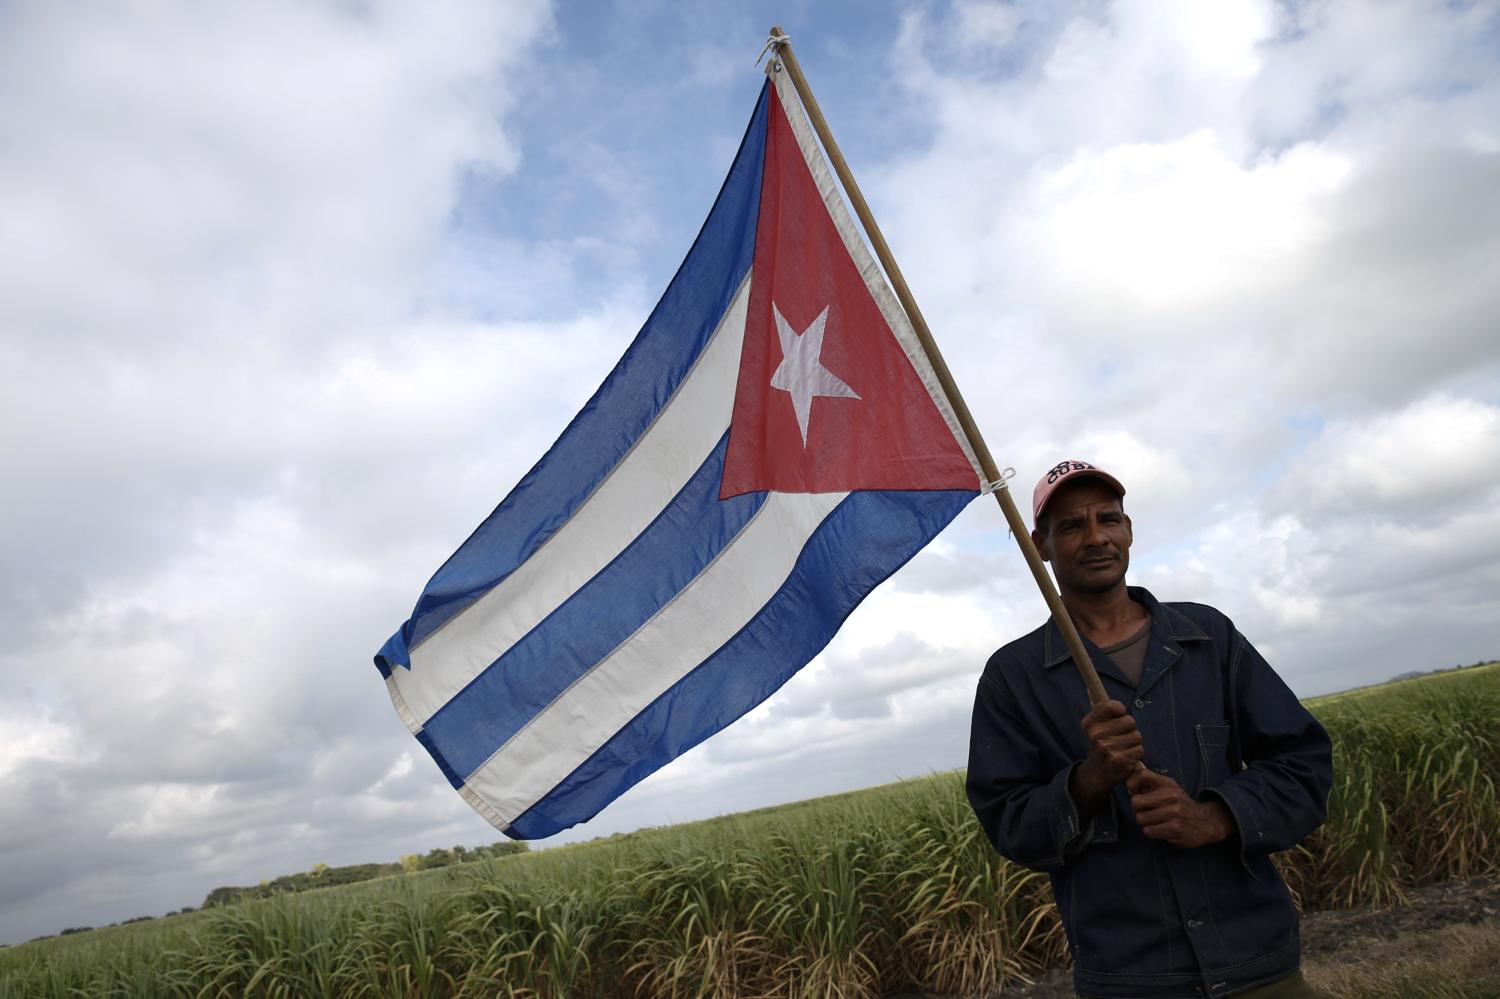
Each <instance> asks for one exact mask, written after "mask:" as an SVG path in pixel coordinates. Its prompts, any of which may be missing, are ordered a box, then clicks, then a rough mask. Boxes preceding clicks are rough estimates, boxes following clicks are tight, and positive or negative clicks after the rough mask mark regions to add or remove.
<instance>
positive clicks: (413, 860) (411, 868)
mask: <svg viewBox="0 0 1500 999" xmlns="http://www.w3.org/2000/svg"><path fill="white" fill-rule="evenodd" d="M422 867H423V864H422V856H421V854H417V853H408V854H407V855H406V856H404V857H402V858H401V869H402V870H403V871H405V872H406V873H407V874H414V873H416V872H417V871H420V870H421V869H422Z"/></svg>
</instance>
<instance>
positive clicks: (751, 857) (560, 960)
mask: <svg viewBox="0 0 1500 999" xmlns="http://www.w3.org/2000/svg"><path fill="white" fill-rule="evenodd" d="M1310 704H1311V706H1312V708H1313V710H1314V711H1315V712H1316V713H1317V714H1318V715H1319V717H1320V718H1321V719H1322V720H1323V721H1324V722H1325V723H1326V724H1327V725H1328V727H1329V730H1330V732H1331V733H1332V734H1333V735H1334V739H1335V744H1336V750H1335V751H1336V754H1337V755H1336V760H1337V764H1336V771H1337V779H1336V785H1335V788H1334V791H1333V794H1332V797H1331V801H1330V819H1329V822H1328V824H1327V825H1325V826H1324V828H1323V829H1321V830H1319V832H1318V833H1316V834H1315V835H1314V836H1313V837H1312V838H1311V839H1309V841H1308V842H1307V843H1306V844H1304V845H1303V846H1301V847H1299V848H1298V849H1296V850H1293V851H1288V852H1287V853H1286V854H1283V855H1282V857H1281V863H1282V867H1283V869H1284V871H1285V872H1286V874H1287V877H1288V881H1289V883H1290V884H1291V885H1292V886H1293V888H1294V890H1295V891H1296V892H1297V893H1298V894H1299V895H1300V897H1301V899H1302V901H1303V902H1304V904H1306V905H1309V906H1344V905H1353V904H1360V903H1367V902H1386V901H1392V900H1399V899H1400V898H1401V897H1402V894H1403V893H1404V891H1406V890H1407V889H1409V888H1410V887H1411V886H1413V885H1416V884H1420V883H1423V882H1427V881H1435V880H1442V879H1447V878H1453V877H1469V876H1475V875H1484V874H1493V873H1495V870H1496V860H1495V859H1494V858H1495V857H1496V855H1497V853H1500V850H1497V846H1500V808H1497V802H1496V794H1495V788H1494V782H1493V778H1492V777H1491V775H1492V774H1495V773H1497V772H1500V741H1497V736H1496V733H1495V731H1494V719H1495V718H1497V717H1500V669H1496V668H1493V667H1491V668H1476V669H1469V670H1464V671H1457V672H1454V673H1450V674H1444V675H1439V676H1428V677H1421V678H1417V679H1413V680H1410V681H1404V682H1402V683H1397V684H1392V685H1388V686H1385V687H1380V688H1370V689H1367V690H1364V691H1359V692H1355V693H1353V694H1344V695H1335V696H1333V697H1329V698H1320V699H1317V700H1315V701H1313V702H1310ZM1064 956H1065V944H1064V941H1063V938H1062V934H1061V929H1060V926H1059V924H1058V920H1057V916H1056V913H1055V910H1054V908H1053V906H1052V902H1051V898H1050V894H1049V892H1048V889H1047V882H1046V879H1045V877H1043V876H1041V875H1037V874H1034V873H1031V872H1028V871H1025V870H1022V869H1020V868H1017V867H1015V866H1014V865H1011V864H1009V863H1007V862H1005V861H1003V860H1001V859H1000V858H999V857H997V856H996V855H995V853H994V851H993V850H992V849H991V848H990V846H989V844H988V843H987V842H986V841H985V840H984V838H983V835H982V834H981V833H980V831H979V827H978V824H977V822H975V820H974V817H973V815H972V813H971V812H970V811H969V806H968V803H967V801H966V800H965V798H964V793H963V784H962V775H961V774H958V773H949V774H938V775H935V776H933V777H930V778H925V779H921V780H914V781H909V782H905V783H900V784H893V785H887V786H884V787H879V788H872V789H869V790H865V791H857V792H851V793H848V794H843V795H838V796H835V797H832V798H825V799H816V800H813V801H807V802H798V803H795V804H792V805H786V806H781V807H777V808H770V809H762V810H759V811H756V812H750V813H745V814H742V815H736V816H729V817H726V818H722V819H715V820H711V821H706V822H697V823H691V824H687V825H682V826H675V827H670V828H662V829H650V830H643V831H641V832H639V833H635V834H632V835H629V836H625V837H615V838H611V839H609V840H602V841H596V842H591V843H583V844H575V845H572V846H568V847H561V848H558V849H553V850H545V851H539V852H537V853H533V854H529V855H523V856H519V857H513V858H506V859H503V860H496V861H488V862H484V863H478V864H465V865H461V866H455V867H448V868H443V869H441V870H436V871H427V872H421V873H417V874H410V875H405V876H402V877H394V878H386V879H382V880H378V881H373V882H367V883H363V884H358V885H349V886H346V887H339V888H328V889H319V890H317V891H312V892H308V893H305V894H299V895H289V896H283V897H280V898H274V899H267V900H263V901H255V902H249V903H245V904H242V905H237V906H231V907H226V908H223V909H215V910H210V911H206V912H199V913H193V914H189V915H184V916H175V917H172V918H170V919H165V920H157V921H155V922H152V923H140V924H132V925H129V926H121V927H116V928H112V929H109V930H101V931H95V932H92V933H82V934H76V935H73V936H69V937H64V938H57V939H52V940H46V941H40V942H37V943H33V944H27V945H23V946H20V947H14V948H10V949H7V950H5V951H0V997H9V996H26V997H34V996H39V997H50V996H70V995H88V996H96V995H101V996H109V995H119V996H194V997H198V996H202V997H214V996H246V995H247V996H288V997H291V996H297V997H301V996H425V997H432V996H450V995H453V996H459V995H462V996H491V995H507V996H538V997H552V996H557V997H562V996H595V995H597V996H653V997H654V996H696V995H714V994H724V995H776V996H789V997H792V996H824V995H845V996H873V995H879V994H882V993H884V992H888V991H893V990H897V989H903V988H904V989H911V990H923V991H928V992H936V993H966V994H967V993H977V992H981V991H985V990H993V989H995V988H997V987H999V986H1001V985H1003V984H1004V983H1006V982H1010V981H1015V980H1017V979H1018V978H1023V977H1025V976H1028V975H1031V974H1033V973H1035V972H1038V971H1040V970H1041V969H1043V968H1046V967H1049V966H1052V965H1055V964H1057V963H1058V962H1059V961H1061V960H1062V959H1063V958H1064ZM1441 985H1442V983H1441V982H1438V983H1436V984H1435V985H1434V988H1437V987H1438V986H1441ZM1350 987H1351V988H1354V987H1355V986H1353V985H1351V986H1350ZM1360 987H1363V986H1360ZM1349 994H1356V993H1354V992H1350V993H1349ZM1431 994H1434V995H1437V994H1448V993H1443V992H1441V991H1440V990H1439V991H1434V992H1432V993H1431ZM1452 994H1455V995H1468V994H1474V993H1468V992H1453V993H1452Z"/></svg>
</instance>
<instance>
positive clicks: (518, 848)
mask: <svg viewBox="0 0 1500 999" xmlns="http://www.w3.org/2000/svg"><path fill="white" fill-rule="evenodd" d="M526 851H527V846H526V844H525V843H521V842H517V841H514V840H501V841H500V842H498V843H494V844H492V845H490V846H478V847H466V846H455V847H453V848H452V849H451V850H445V849H443V848H441V847H439V848H437V849H435V850H429V851H428V852H427V853H425V854H420V853H410V854H407V855H406V856H404V857H402V858H401V859H400V860H399V861H396V862H394V863H388V864H351V865H349V866H346V867H329V866H328V865H327V864H314V865H313V868H312V870H310V871H306V872H304V873H302V874H283V875H281V876H280V877H278V878H275V879H274V880H271V881H262V882H261V883H260V884H258V885H251V886H248V887H236V886H233V885H229V886H225V887H222V888H215V889H214V890H213V891H211V892H209V893H208V897H207V898H205V899H204V900H203V908H205V909H212V908H214V907H216V906H220V905H233V904H235V903H237V902H245V901H248V900H250V899H254V898H271V897H273V896H276V895H291V894H295V893H297V892H302V891H311V890H312V889H314V888H330V887H332V886H334V885H349V884H354V883H355V882H358V881H370V880H373V879H374V878H384V877H390V876H391V875H394V874H405V873H409V872H412V871H430V870H434V869H436V868H439V867H448V866H451V865H453V864H465V863H469V862H470V861H475V860H494V859H496V858H497V857H508V856H511V855H513V854H517V853H525V852H526Z"/></svg>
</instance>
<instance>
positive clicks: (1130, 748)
mask: <svg viewBox="0 0 1500 999" xmlns="http://www.w3.org/2000/svg"><path fill="white" fill-rule="evenodd" d="M1081 724H1082V725H1083V736H1084V738H1085V739H1087V740H1088V741H1089V755H1088V758H1087V759H1085V760H1084V761H1083V762H1082V763H1080V764H1079V765H1078V769H1076V770H1074V771H1073V778H1072V780H1071V781H1070V782H1069V785H1068V789H1069V790H1070V791H1071V792H1072V794H1073V800H1074V801H1076V802H1077V803H1078V806H1079V809H1080V810H1081V811H1082V812H1083V813H1084V814H1085V815H1093V814H1094V813H1095V812H1097V811H1098V808H1099V806H1100V805H1101V804H1102V803H1103V801H1104V799H1105V797H1106V796H1108V794H1109V791H1110V788H1112V787H1114V786H1115V785H1116V784H1118V783H1119V782H1120V781H1122V780H1124V779H1125V778H1126V777H1128V776H1130V774H1131V772H1132V771H1134V770H1135V769H1136V765H1137V764H1138V763H1140V761H1141V756H1142V754H1143V753H1144V752H1145V750H1144V748H1143V746H1142V743H1141V733H1140V731H1139V730H1138V729H1137V728H1136V727H1135V719H1134V718H1132V717H1130V713H1129V712H1128V711H1126V710H1125V705H1123V704H1121V703H1120V702H1119V701H1102V702H1100V703H1099V704H1096V705H1094V709H1093V710H1092V711H1090V712H1089V713H1088V714H1086V715H1084V716H1083V721H1082V723H1081Z"/></svg>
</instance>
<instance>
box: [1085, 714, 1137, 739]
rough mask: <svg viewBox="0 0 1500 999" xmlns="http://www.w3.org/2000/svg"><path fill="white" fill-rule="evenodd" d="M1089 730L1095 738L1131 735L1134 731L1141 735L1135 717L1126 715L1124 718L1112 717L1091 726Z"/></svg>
mask: <svg viewBox="0 0 1500 999" xmlns="http://www.w3.org/2000/svg"><path fill="white" fill-rule="evenodd" d="M1088 732H1089V735H1090V736H1092V737H1093V738H1095V739H1109V738H1118V737H1120V736H1124V735H1129V734H1131V733H1132V732H1134V733H1135V734H1137V735H1139V734H1140V729H1139V728H1137V727H1136V724H1135V719H1134V718H1132V717H1130V716H1129V715H1126V716H1125V717H1124V718H1112V719H1110V720H1109V721H1106V722H1100V723H1099V724H1097V725H1093V726H1091V727H1089V729H1088Z"/></svg>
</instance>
